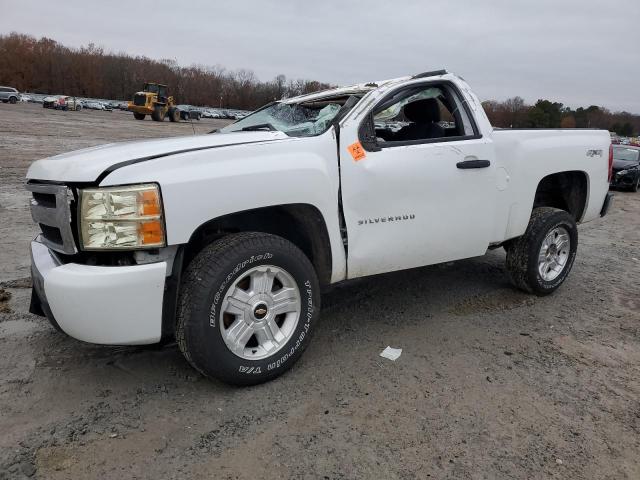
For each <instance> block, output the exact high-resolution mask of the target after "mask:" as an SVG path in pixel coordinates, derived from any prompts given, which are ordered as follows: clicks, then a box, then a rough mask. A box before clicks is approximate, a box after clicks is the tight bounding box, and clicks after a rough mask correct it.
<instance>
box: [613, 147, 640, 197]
mask: <svg viewBox="0 0 640 480" xmlns="http://www.w3.org/2000/svg"><path fill="white" fill-rule="evenodd" d="M611 186H612V187H617V188H628V189H630V190H631V191H633V192H637V191H638V190H640V147H631V146H623V145H614V146H613V170H612V175H611Z"/></svg>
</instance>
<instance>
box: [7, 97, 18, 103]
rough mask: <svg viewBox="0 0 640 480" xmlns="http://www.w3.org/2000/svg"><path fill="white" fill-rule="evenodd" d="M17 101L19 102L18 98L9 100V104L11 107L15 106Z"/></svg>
mask: <svg viewBox="0 0 640 480" xmlns="http://www.w3.org/2000/svg"><path fill="white" fill-rule="evenodd" d="M17 101H18V99H17V98H16V97H11V98H10V99H9V103H10V104H11V105H15V103H16V102H17Z"/></svg>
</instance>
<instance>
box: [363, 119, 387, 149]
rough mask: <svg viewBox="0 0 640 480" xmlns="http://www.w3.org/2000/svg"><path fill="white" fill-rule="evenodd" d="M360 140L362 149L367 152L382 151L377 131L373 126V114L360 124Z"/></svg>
mask: <svg viewBox="0 0 640 480" xmlns="http://www.w3.org/2000/svg"><path fill="white" fill-rule="evenodd" d="M358 139H359V140H360V143H361V144H362V147H363V148H364V149H365V150H366V151H367V152H379V151H380V150H382V148H380V145H378V140H377V137H376V130H375V127H374V124H373V116H372V115H371V114H369V115H367V116H366V118H365V119H364V120H363V121H362V123H361V124H360V127H359V128H358Z"/></svg>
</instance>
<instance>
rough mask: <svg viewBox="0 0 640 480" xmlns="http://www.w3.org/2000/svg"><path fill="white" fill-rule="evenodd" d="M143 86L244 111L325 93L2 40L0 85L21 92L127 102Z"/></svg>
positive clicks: (244, 75) (249, 76)
mask: <svg viewBox="0 0 640 480" xmlns="http://www.w3.org/2000/svg"><path fill="white" fill-rule="evenodd" d="M145 82H158V83H163V84H166V85H168V86H169V91H170V93H171V94H172V95H174V97H175V98H176V101H177V102H178V103H183V104H192V105H201V106H211V107H220V106H222V107H224V108H238V109H246V110H253V109H255V108H258V107H260V106H262V105H264V104H266V103H268V102H271V101H273V100H277V99H280V98H283V97H292V96H295V95H301V94H303V93H309V92H313V91H317V90H321V89H324V88H328V87H329V85H327V84H324V83H320V82H316V81H310V80H287V79H286V78H285V76H284V75H279V76H277V77H276V78H275V79H273V80H272V81H270V82H261V81H259V80H258V79H257V78H256V76H255V75H254V73H253V72H251V71H250V70H238V71H229V70H225V69H224V68H221V67H204V66H192V67H181V66H179V65H178V64H177V63H176V62H175V60H160V61H158V60H153V59H150V58H148V57H141V56H136V57H133V56H131V55H127V54H126V53H117V54H115V53H111V52H105V51H104V50H103V49H102V48H100V47H96V46H95V45H93V44H89V45H88V46H86V47H82V48H69V47H65V46H64V45H61V44H59V43H58V42H56V41H54V40H51V39H49V38H40V39H37V38H35V37H31V36H28V35H22V34H18V33H11V34H9V35H0V85H7V86H12V87H15V88H17V89H18V90H20V91H22V92H25V91H28V92H33V93H48V94H65V95H75V96H80V97H90V98H105V99H113V100H130V99H131V98H132V96H133V94H134V93H135V92H136V91H138V90H140V89H141V88H142V85H143V84H144V83H145Z"/></svg>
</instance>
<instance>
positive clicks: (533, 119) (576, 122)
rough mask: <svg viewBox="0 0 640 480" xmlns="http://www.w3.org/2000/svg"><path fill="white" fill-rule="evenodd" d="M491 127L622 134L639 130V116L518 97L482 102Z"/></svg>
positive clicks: (631, 133) (600, 108)
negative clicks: (593, 130)
mask: <svg viewBox="0 0 640 480" xmlns="http://www.w3.org/2000/svg"><path fill="white" fill-rule="evenodd" d="M482 106H483V107H484V110H485V112H487V115H488V117H489V119H490V120H491V124H492V125H493V126H494V127H501V128H603V129H606V130H609V131H611V132H616V133H617V134H618V135H621V136H624V137H631V136H637V135H638V134H639V133H640V115H633V114H631V113H628V112H616V113H612V112H610V111H609V110H607V109H606V108H604V107H598V106H596V105H591V106H589V107H587V108H583V107H579V108H577V109H575V110H572V109H571V108H569V107H566V106H564V105H563V104H562V103H558V102H551V101H549V100H538V101H537V102H536V103H535V105H527V104H526V103H525V101H524V100H523V99H522V98H520V97H513V98H509V99H508V100H505V101H504V102H497V101H495V100H489V101H486V102H482Z"/></svg>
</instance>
